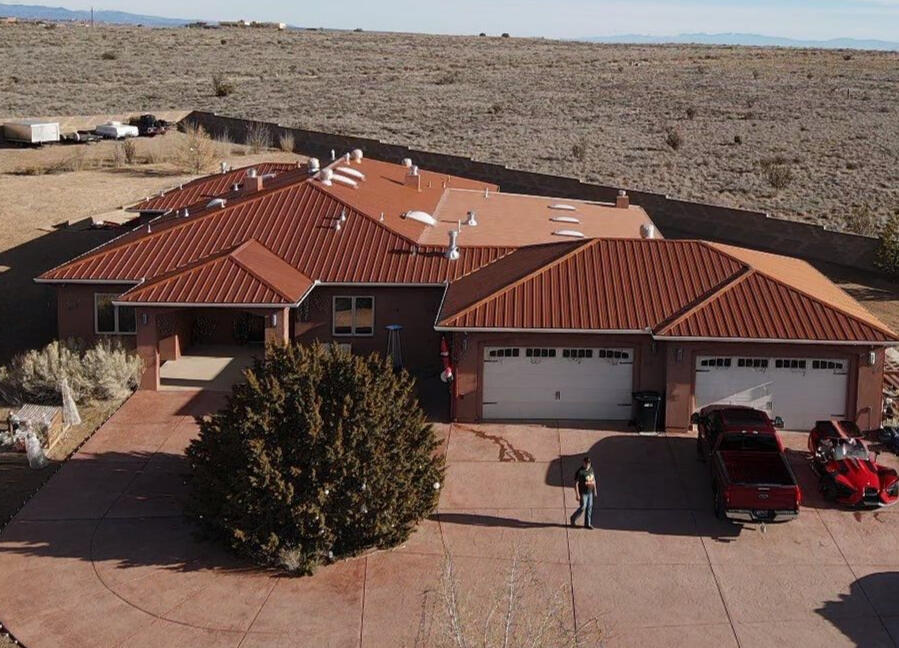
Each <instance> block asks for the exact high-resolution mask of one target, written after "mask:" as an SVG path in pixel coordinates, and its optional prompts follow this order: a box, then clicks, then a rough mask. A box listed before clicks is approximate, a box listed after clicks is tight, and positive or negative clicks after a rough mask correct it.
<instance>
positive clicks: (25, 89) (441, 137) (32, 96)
mask: <svg viewBox="0 0 899 648" xmlns="http://www.w3.org/2000/svg"><path fill="white" fill-rule="evenodd" d="M213 75H219V76H220V77H221V78H222V80H223V82H224V85H225V86H230V87H225V88H224V90H225V91H226V92H223V93H222V94H224V95H225V96H216V94H215V92H214V90H213V82H212V78H213ZM897 100H899V54H897V53H895V52H893V53H886V52H859V51H855V52H849V51H818V50H792V49H760V48H736V47H699V46H697V47H691V46H618V45H614V46H613V45H600V44H591V43H577V42H562V41H551V40H539V39H518V38H496V37H477V36H472V37H446V36H422V35H409V34H376V33H366V32H361V33H356V32H343V33H339V32H329V31H312V30H303V31H288V32H277V31H273V30H266V29H217V30H196V29H184V28H178V29H145V28H137V27H95V28H89V27H87V26H83V25H59V26H56V27H55V28H53V29H48V28H45V27H42V26H36V25H3V26H0V116H29V115H32V116H36V115H54V114H84V113H86V112H102V111H109V112H121V111H139V110H146V109H155V110H163V109H169V108H178V109H204V110H213V111H217V112H219V113H222V114H227V115H234V116H239V117H251V118H257V119H263V120H272V121H278V122H280V123H283V124H288V125H294V126H300V127H305V128H312V129H320V130H326V131H329V132H342V133H348V134H353V135H364V136H373V137H378V138H381V139H383V140H386V141H391V142H397V143H404V144H409V145H414V146H417V147H422V148H426V149H431V150H438V151H444V152H450V153H457V154H464V155H470V156H474V157H477V158H479V159H485V160H490V161H497V162H502V163H505V164H507V165H509V166H514V167H518V168H523V169H530V170H539V171H543V172H550V173H556V174H570V175H577V176H580V177H582V178H584V179H586V180H590V181H595V182H603V183H610V184H615V185H623V186H628V187H633V188H638V189H645V190H651V191H660V192H665V193H668V194H670V195H672V196H676V197H679V198H685V199H694V200H701V201H706V202H713V203H718V204H724V205H729V206H737V207H744V208H751V209H762V210H767V211H769V212H771V213H773V214H776V215H778V216H783V217H787V218H794V219H801V220H807V221H814V222H819V223H825V224H827V225H828V226H832V227H834V228H843V227H846V224H847V220H848V219H851V213H852V211H853V209H861V208H863V206H868V207H869V208H870V209H871V210H873V212H874V214H875V215H876V217H877V218H878V219H880V220H881V221H882V220H883V219H884V218H886V216H887V215H888V214H890V213H892V212H893V211H894V210H896V209H897V208H899V112H897V111H899V108H897V105H899V101H897ZM672 130H673V131H675V132H676V133H677V134H678V136H679V138H680V145H679V147H678V148H677V150H674V149H673V148H672V147H671V146H670V145H669V144H668V143H667V140H668V133H669V132H670V131H672ZM738 142H739V143H738ZM772 163H774V164H775V165H776V166H778V167H785V168H786V169H787V170H788V171H787V172H786V186H784V187H782V188H780V189H775V188H774V187H773V186H772V182H771V181H770V180H769V179H768V178H767V177H766V172H765V169H766V168H769V167H770V166H771V165H772ZM781 184H782V183H781Z"/></svg>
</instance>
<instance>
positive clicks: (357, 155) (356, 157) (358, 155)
mask: <svg viewBox="0 0 899 648" xmlns="http://www.w3.org/2000/svg"><path fill="white" fill-rule="evenodd" d="M350 155H351V156H352V158H353V162H356V163H359V162H362V149H359V148H357V149H353V152H352V153H351V154H350Z"/></svg>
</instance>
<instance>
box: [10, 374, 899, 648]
mask: <svg viewBox="0 0 899 648" xmlns="http://www.w3.org/2000/svg"><path fill="white" fill-rule="evenodd" d="M223 398H224V395H223V394H216V393H211V392H187V391H183V392H182V391H179V392H149V391H143V392H138V393H137V394H135V396H134V397H132V398H131V400H129V401H128V402H127V403H126V404H125V405H124V406H123V408H122V409H121V410H119V412H117V413H116V414H115V416H113V418H112V419H111V420H110V421H109V422H108V423H107V424H106V425H104V426H103V427H102V428H101V429H100V430H99V431H98V432H97V433H96V434H95V435H94V436H93V437H92V438H91V439H90V440H89V441H88V442H87V443H86V444H85V445H84V446H83V447H82V449H81V450H80V451H79V452H78V454H77V455H75V457H73V458H72V459H71V460H70V461H69V462H68V463H67V464H66V465H65V466H63V467H62V469H61V470H60V471H59V472H58V473H57V474H56V475H55V476H54V477H53V478H52V480H51V481H50V482H49V483H48V484H47V485H46V486H45V487H44V488H43V489H42V490H41V491H40V492H39V493H38V494H37V495H36V496H35V497H34V498H33V499H32V500H31V501H30V502H29V504H28V505H27V506H26V507H25V508H24V509H23V510H22V511H21V512H20V513H19V514H18V515H17V516H16V517H15V518H14V519H13V521H12V522H11V523H10V524H9V525H8V526H7V527H6V528H5V530H4V531H3V533H2V535H0V621H2V622H3V624H4V626H6V627H7V628H9V629H10V630H11V631H12V632H13V633H14V634H15V635H16V637H17V638H18V639H19V640H20V641H22V642H23V643H24V645H25V646H28V647H29V648H54V647H57V646H59V647H62V646H65V647H67V648H68V647H74V648H77V647H79V646H97V647H101V646H102V647H103V648H107V647H116V646H128V647H133V646H153V647H160V646H161V647H165V646H173V647H174V646H191V647H192V648H193V647H196V648H203V647H232V648H235V647H238V646H240V647H243V648H254V647H262V646H266V647H275V648H278V647H281V646H284V647H286V646H299V647H306V646H308V647H310V648H312V647H315V648H317V647H319V646H326V647H335V648H342V647H344V646H345V647H347V648H349V647H353V648H359V647H365V648H376V647H381V646H383V647H385V648H395V647H399V646H421V647H422V648H424V647H426V646H430V645H434V644H435V643H436V637H437V636H438V635H439V633H440V632H441V623H442V619H441V616H440V610H441V608H440V599H439V596H438V594H439V592H438V590H436V589H435V587H436V586H437V585H438V581H439V577H440V573H441V569H442V566H443V560H444V552H445V551H449V552H450V553H451V554H452V556H453V559H454V563H455V567H456V571H457V573H458V575H459V578H460V582H461V584H462V588H463V589H464V591H465V593H466V595H467V596H468V598H469V605H470V608H471V609H474V610H480V611H486V610H488V609H489V607H490V602H491V600H492V597H491V592H492V591H493V590H494V588H496V587H499V586H501V585H502V583H503V579H504V577H505V572H504V569H505V568H506V567H507V566H508V564H509V558H510V556H511V555H512V552H513V547H515V546H518V547H520V548H521V551H522V552H523V553H524V554H525V555H526V556H527V557H528V558H531V559H532V560H533V561H534V565H535V572H536V574H537V575H538V576H539V577H540V579H541V580H542V581H543V583H545V585H546V586H547V587H548V588H549V590H550V591H552V592H557V593H560V595H561V597H562V599H561V600H562V603H563V604H564V605H565V606H568V607H572V606H573V611H574V614H576V617H577V621H578V622H579V623H583V622H585V621H587V620H588V619H590V618H596V619H597V620H598V622H599V624H600V626H601V627H602V628H603V631H604V633H605V639H604V643H603V645H604V646H613V647H614V646H644V645H645V646H676V647H678V648H681V647H683V646H691V647H693V646H716V647H717V646H737V645H739V646H767V645H782V646H808V645H826V646H840V645H846V646H851V645H885V646H890V645H894V643H893V642H894V640H895V638H897V637H899V634H897V633H899V603H897V601H899V557H897V556H899V552H897V551H896V549H897V545H899V541H897V537H899V509H897V510H895V511H894V510H885V511H880V512H878V513H864V514H853V513H851V512H846V511H841V510H838V509H834V508H832V507H829V506H828V505H827V504H826V503H825V502H823V500H821V498H820V497H819V496H818V495H817V493H816V492H815V481H814V478H813V476H812V475H811V473H810V471H809V469H808V466H807V465H806V459H805V457H804V455H803V454H802V452H801V451H802V448H803V445H804V438H803V437H802V436H799V435H785V441H786V445H787V446H788V449H789V450H788V457H789V459H790V461H791V462H792V464H793V466H794V468H795V470H796V472H797V474H798V476H799V478H800V482H801V484H802V486H803V490H804V493H805V499H806V503H807V504H808V505H807V506H806V507H805V508H804V509H803V511H802V513H801V515H800V517H799V519H798V520H796V521H793V522H791V523H789V524H786V525H774V526H769V527H767V529H765V530H764V531H763V530H762V529H760V528H758V527H746V528H744V529H742V530H739V529H737V528H736V527H733V526H730V525H727V524H722V523H720V522H718V521H717V520H715V518H714V517H713V516H712V514H711V511H710V508H711V507H710V499H711V498H710V494H709V487H708V476H707V473H706V472H705V471H706V467H705V466H704V465H702V464H699V463H698V462H697V461H696V459H695V455H694V443H695V439H694V438H693V437H691V436H686V435H674V436H667V437H664V436H663V437H639V436H635V435H633V434H631V433H627V432H622V431H611V430H601V429H595V428H594V427H592V426H590V425H589V424H585V423H576V424H573V423H566V422H552V423H544V424H541V425H475V424H453V425H449V424H440V425H438V430H437V431H438V433H439V434H440V435H441V437H442V438H443V439H444V444H443V446H442V447H443V449H444V452H445V453H446V455H447V460H448V465H449V469H448V474H447V478H446V483H445V484H444V485H443V490H442V493H441V501H440V509H439V512H438V514H437V515H436V516H434V517H433V518H432V519H429V520H425V521H424V522H422V523H421V524H420V525H419V528H418V530H417V531H416V532H415V534H414V535H413V536H412V537H411V538H410V539H409V541H408V542H407V543H406V544H405V545H403V546H402V547H399V548H397V549H394V550H392V551H384V552H376V553H372V554H368V555H367V556H362V557H359V558H355V559H351V560H346V561H342V562H339V563H336V564H334V565H329V566H327V567H323V568H321V569H320V570H318V572H317V573H316V574H315V575H314V576H311V577H306V578H286V577H282V576H279V575H277V574H273V573H270V572H266V571H264V570H258V569H254V568H252V567H251V566H249V565H247V564H245V563H244V562H242V561H240V560H238V559H236V558H234V557H233V556H231V555H230V554H228V553H227V552H225V551H223V550H222V549H221V548H219V547H217V546H214V545H210V544H206V543H203V542H200V541H198V540H197V539H196V538H195V537H194V535H193V533H192V531H193V529H192V528H191V526H190V525H189V524H188V523H186V522H185V520H184V518H183V517H182V515H181V499H182V498H183V496H184V494H185V492H186V483H185V463H184V458H183V451H184V448H185V447H186V445H187V443H189V441H190V439H191V438H193V437H194V436H195V435H196V432H197V427H196V423H195V422H194V420H193V416H194V415H196V414H203V413H207V412H210V411H212V410H214V409H215V408H217V407H219V406H220V405H221V404H222V402H223ZM585 453H589V454H590V456H591V457H592V458H593V462H594V466H595V467H596V470H597V475H598V482H599V488H600V494H599V497H598V502H597V509H596V511H595V515H594V524H595V525H596V527H597V528H596V529H595V530H594V531H587V530H584V529H582V528H576V529H572V528H569V527H566V526H565V522H566V520H567V516H568V515H569V514H570V513H571V512H572V509H573V506H574V501H573V498H572V493H571V488H570V482H571V478H572V476H573V474H574V470H575V469H576V467H577V465H578V464H579V462H580V458H581V456H582V455H583V454H585ZM882 458H883V459H885V460H887V461H892V462H893V463H896V462H895V460H894V458H893V459H887V458H886V457H885V456H884V457H882ZM526 605H527V606H531V607H532V608H533V610H540V609H542V607H545V600H543V599H540V600H530V601H527V602H526ZM435 610H436V612H435ZM568 615H569V616H567V617H566V621H565V622H566V623H574V617H573V616H571V611H570V610H569V612H568Z"/></svg>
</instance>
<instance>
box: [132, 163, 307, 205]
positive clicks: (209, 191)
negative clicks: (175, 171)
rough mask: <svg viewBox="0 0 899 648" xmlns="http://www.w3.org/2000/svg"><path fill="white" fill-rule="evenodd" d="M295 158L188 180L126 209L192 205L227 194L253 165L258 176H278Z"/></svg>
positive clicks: (289, 166) (239, 182)
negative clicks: (290, 160) (289, 160)
mask: <svg viewBox="0 0 899 648" xmlns="http://www.w3.org/2000/svg"><path fill="white" fill-rule="evenodd" d="M296 168H297V165H296V163H295V162H263V163H261V164H254V165H252V166H245V167H241V168H239V169H232V170H231V171H228V172H227V173H218V174H215V175H210V176H205V177H203V178H197V179H196V180H191V181H190V182H187V183H185V184H183V185H181V186H179V187H174V188H172V189H169V190H168V191H165V192H163V193H161V194H160V195H158V196H153V197H151V198H147V199H146V200H143V201H141V202H139V203H137V204H136V205H133V206H132V207H130V208H129V211H139V212H169V211H174V210H176V209H184V208H185V207H193V206H194V205H198V204H200V203H204V204H205V203H206V202H208V201H209V200H211V199H213V198H216V197H218V196H222V195H224V194H228V193H230V192H231V189H232V187H233V185H235V184H241V183H242V182H243V179H244V177H245V176H246V174H247V171H248V170H250V169H256V173H258V174H259V175H261V176H266V175H274V176H278V175H280V174H282V173H284V172H286V171H290V170H292V169H296Z"/></svg>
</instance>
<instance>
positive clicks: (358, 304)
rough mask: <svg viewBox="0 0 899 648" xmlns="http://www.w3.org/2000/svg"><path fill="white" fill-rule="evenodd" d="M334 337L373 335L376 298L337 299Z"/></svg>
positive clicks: (335, 302)
mask: <svg viewBox="0 0 899 648" xmlns="http://www.w3.org/2000/svg"><path fill="white" fill-rule="evenodd" d="M332 321H333V333H334V335H373V334H374V331H375V298H374V297H335V298H334V313H333V319H332Z"/></svg>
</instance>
